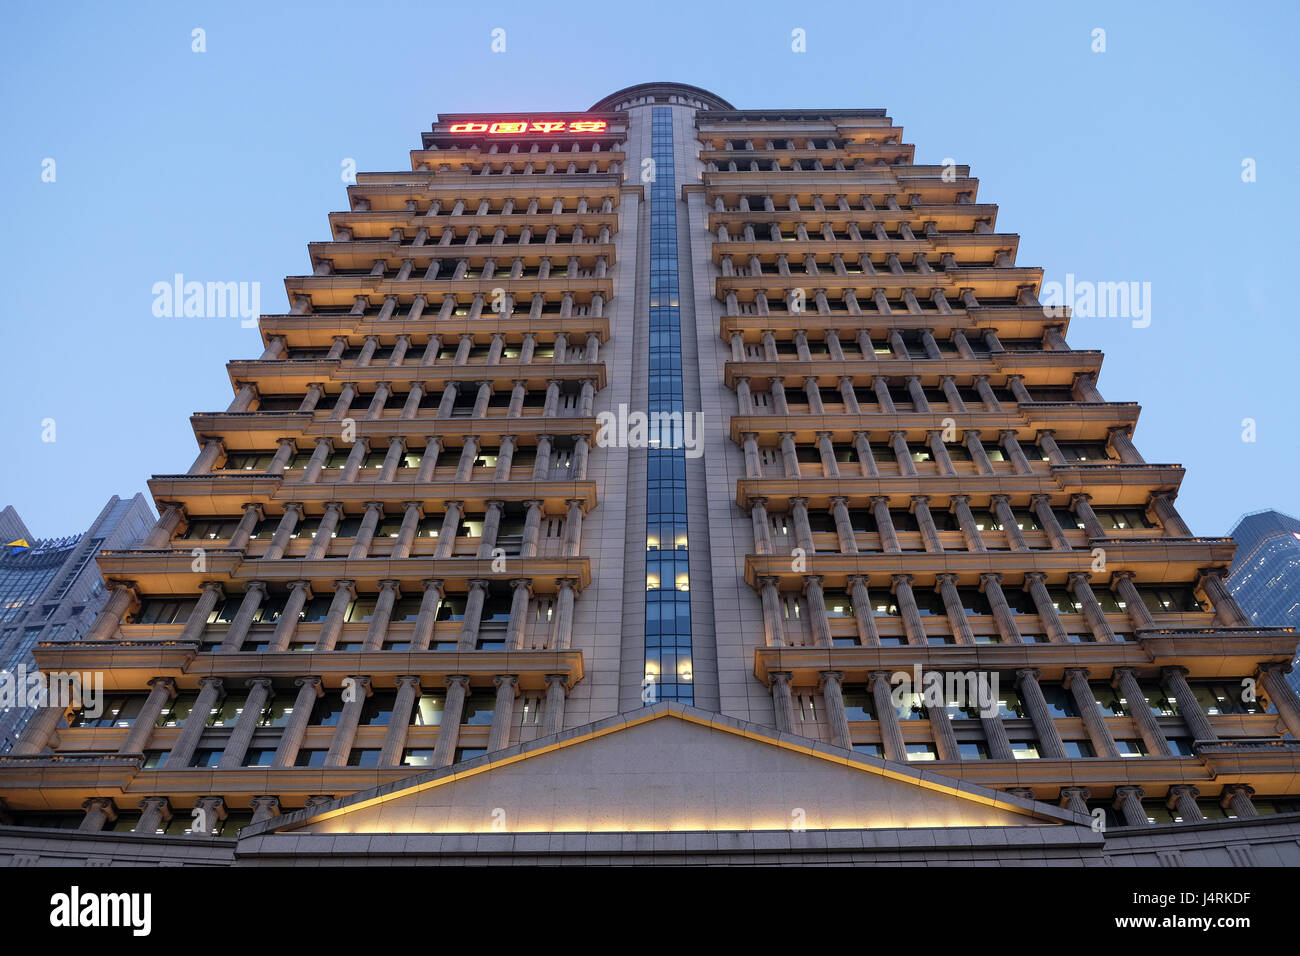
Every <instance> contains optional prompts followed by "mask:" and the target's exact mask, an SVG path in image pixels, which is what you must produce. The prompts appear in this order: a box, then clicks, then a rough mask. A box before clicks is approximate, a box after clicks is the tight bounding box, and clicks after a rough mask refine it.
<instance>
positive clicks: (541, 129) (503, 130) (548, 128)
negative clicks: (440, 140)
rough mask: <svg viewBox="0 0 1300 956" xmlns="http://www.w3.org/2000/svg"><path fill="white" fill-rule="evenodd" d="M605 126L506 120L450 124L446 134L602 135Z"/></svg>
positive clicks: (600, 122) (588, 122)
mask: <svg viewBox="0 0 1300 956" xmlns="http://www.w3.org/2000/svg"><path fill="white" fill-rule="evenodd" d="M608 125H609V124H607V123H606V122H605V121H604V120H571V121H569V122H565V121H564V120H540V121H539V120H508V121H503V122H496V123H491V122H489V123H479V122H468V123H452V124H451V129H450V130H448V132H452V133H487V134H489V135H501V134H510V135H514V136H518V135H519V134H521V133H603V132H605V130H606V127H607V126H608Z"/></svg>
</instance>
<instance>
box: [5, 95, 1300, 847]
mask: <svg viewBox="0 0 1300 956" xmlns="http://www.w3.org/2000/svg"><path fill="white" fill-rule="evenodd" d="M348 200H349V202H348V208H347V209H346V210H345V211H342V212H337V213H334V214H332V215H331V217H330V227H331V238H330V239H329V241H323V242H314V243H311V244H310V246H309V253H310V264H311V269H310V274H305V275H301V276H292V277H289V278H288V279H287V280H286V290H287V293H288V303H289V307H288V311H287V312H286V313H285V314H280V315H266V316H262V318H261V333H262V338H263V341H264V345H265V349H264V351H263V352H262V353H261V354H260V355H259V356H258V357H257V358H254V359H240V360H235V361H233V362H231V363H230V364H229V365H228V370H229V373H230V379H231V383H232V388H233V395H234V397H233V400H232V401H231V403H230V405H229V407H228V408H226V409H224V410H222V411H215V412H202V413H199V414H196V415H194V416H193V418H192V422H193V426H194V431H195V437H196V440H197V448H198V452H197V457H196V458H195V460H194V462H193V464H192V465H190V466H189V467H188V468H187V469H185V470H184V472H183V473H177V474H162V475H157V476H155V477H154V479H153V480H152V482H151V484H150V487H151V491H152V493H153V497H154V500H155V501H156V503H157V505H158V509H159V514H160V516H161V517H160V518H159V520H158V523H157V525H156V527H155V528H154V529H153V531H152V533H151V534H150V535H149V537H148V539H147V540H146V541H145V542H144V543H143V545H142V546H141V547H140V548H137V549H131V550H122V551H110V552H107V553H104V554H102V555H100V556H99V558H98V563H99V567H100V568H101V570H102V571H103V574H104V576H105V579H106V583H107V586H108V587H109V588H110V589H111V597H110V599H109V601H108V603H107V605H106V606H105V608H104V610H103V612H102V613H101V614H100V615H99V617H98V619H97V620H96V621H95V623H94V625H93V627H92V628H91V629H90V631H89V633H87V634H86V635H85V638H84V640H82V641H80V642H79V643H76V644H72V645H57V644H41V645H39V646H38V647H37V648H36V651H35V654H36V659H37V661H38V662H39V663H40V665H41V667H42V668H43V669H44V670H45V671H47V672H81V673H93V672H102V673H103V675H104V676H105V680H106V686H107V688H108V690H107V692H106V695H105V698H106V699H105V703H104V707H103V710H102V713H99V714H96V715H88V714H87V713H86V711H85V708H80V709H79V708H77V707H75V706H65V705H64V704H63V702H58V701H56V702H55V703H53V704H52V705H50V706H46V707H45V708H44V709H43V710H42V711H40V712H39V713H38V715H37V717H35V718H34V719H33V720H31V721H30V723H29V724H28V726H27V728H26V730H25V732H24V735H23V737H22V738H21V739H20V740H19V742H18V744H17V746H16V747H15V748H14V750H13V752H12V754H10V755H9V756H7V757H4V758H2V759H0V798H2V799H3V801H4V803H3V808H4V823H5V824H6V825H5V826H3V827H0V859H6V858H7V859H8V860H10V861H12V862H47V861H52V860H55V859H61V860H67V859H86V858H90V859H97V860H103V861H109V862H122V861H126V860H135V861H154V860H170V859H178V858H183V859H188V860H190V861H194V862H210V863H213V864H223V863H231V862H236V863H245V864H255V863H258V862H281V863H283V862H292V861H295V860H296V861H303V860H306V859H308V858H310V860H311V861H312V862H316V861H325V862H337V861H339V860H340V859H342V858H343V857H348V858H354V859H355V858H364V859H366V860H369V861H373V862H380V863H389V862H411V861H414V860H416V859H420V858H426V857H427V858H439V859H444V860H447V859H453V860H454V859H468V858H470V857H475V858H479V859H489V860H493V861H499V862H510V861H526V862H536V861H539V860H550V859H558V858H560V857H565V856H567V857H574V856H577V857H581V858H583V859H587V860H596V859H601V860H605V861H614V862H644V861H648V860H673V861H678V862H680V861H694V860H702V861H718V860H728V861H732V862H785V861H798V862H806V861H808V860H813V859H827V860H830V859H838V860H851V861H859V862H877V863H889V862H906V861H909V860H913V859H924V860H935V861H943V860H952V859H974V860H977V861H985V862H988V861H1007V860H1013V859H1026V860H1037V861H1040V862H1041V861H1042V860H1043V859H1045V858H1050V859H1053V860H1055V861H1058V862H1064V863H1106V862H1130V863H1150V864H1155V863H1166V864H1173V863H1179V862H1193V863H1211V864H1249V863H1292V864H1294V863H1297V862H1300V850H1298V849H1297V847H1300V844H1298V843H1297V836H1300V815H1297V812H1298V811H1300V774H1298V773H1297V771H1300V746H1298V745H1297V743H1296V739H1295V738H1296V737H1297V736H1300V699H1297V696H1296V693H1295V691H1294V690H1293V689H1292V688H1291V686H1290V685H1289V684H1288V683H1287V680H1286V677H1285V675H1286V673H1287V672H1288V671H1289V670H1290V668H1291V663H1292V660H1293V658H1294V656H1295V652H1296V645H1297V637H1296V635H1295V634H1294V633H1293V632H1292V631H1291V630H1290V629H1289V628H1279V627H1259V626H1255V625H1253V624H1252V623H1251V622H1250V621H1249V620H1248V619H1247V617H1246V615H1245V614H1244V613H1243V611H1242V610H1241V608H1240V607H1239V606H1238V604H1237V602H1236V601H1235V600H1234V599H1233V596H1232V594H1231V593H1230V592H1229V590H1228V588H1227V587H1226V586H1225V582H1224V575H1225V572H1226V569H1227V567H1228V565H1229V563H1230V562H1231V560H1232V556H1233V543H1232V541H1231V540H1230V539H1227V538H1215V537H1201V536H1198V535H1196V534H1194V533H1193V531H1192V529H1190V528H1189V527H1188V526H1187V525H1186V523H1185V522H1184V521H1183V519H1182V518H1181V517H1180V515H1179V512H1178V509H1177V507H1176V504H1175V499H1176V497H1177V493H1178V489H1179V484H1180V482H1181V480H1182V476H1183V471H1182V468H1181V467H1180V466H1179V465H1177V464H1175V463H1168V462H1149V461H1147V460H1146V459H1145V458H1144V457H1143V455H1142V454H1141V453H1140V451H1139V443H1138V442H1137V441H1136V440H1135V438H1134V431H1135V427H1136V425H1137V421H1138V413H1139V409H1138V406H1137V405H1136V404H1134V403H1131V402H1122V401H1107V400H1106V399H1104V398H1103V396H1102V394H1101V392H1100V390H1099V383H1098V378H1099V373H1100V370H1101V364H1102V356H1101V355H1100V354H1099V353H1098V352H1095V351H1088V350H1080V349H1074V348H1072V347H1071V346H1070V345H1069V344H1068V340H1067V331H1068V326H1069V321H1070V316H1069V314H1068V311H1067V310H1062V309H1053V308H1045V307H1044V306H1043V305H1042V304H1041V303H1040V301H1039V299H1038V295H1037V294H1038V291H1039V288H1040V285H1041V282H1042V272H1041V270H1040V269H1037V268H1034V267H1032V266H1025V265H1020V264H1018V262H1017V245H1018V236H1017V235H1016V234H1015V233H1012V232H1008V231H1005V230H1002V229H1000V228H999V224H998V221H997V212H998V210H997V207H996V206H995V205H993V204H991V203H988V202H985V201H983V200H982V198H981V197H980V196H979V195H978V182H977V180H976V179H974V178H972V176H971V175H970V170H969V169H968V168H967V167H965V166H951V165H949V166H942V165H926V164H918V163H917V162H916V161H915V157H914V149H913V147H912V146H911V145H908V144H906V143H905V142H904V136H903V130H902V128H901V127H900V126H898V125H896V124H895V123H894V122H893V121H892V120H891V119H890V118H889V117H888V116H886V115H885V113H884V112H883V111H881V110H838V109H832V110H825V109H809V110H737V109H735V108H734V107H732V106H731V105H730V104H729V103H727V102H725V101H723V100H721V99H719V98H718V97H717V96H715V95H713V94H711V93H708V92H706V91H704V90H700V89H697V88H694V87H690V86H685V85H682V84H670V83H649V84H643V85H641V86H638V87H632V88H629V89H627V90H623V91H620V92H619V93H616V94H613V95H611V96H609V97H607V98H605V99H603V100H601V101H600V102H599V103H597V104H595V106H593V107H592V108H591V109H589V110H587V111H585V112H581V113H548V114H531V113H530V114H516V113H501V114H490V115H482V114H473V115H466V114H451V115H445V114H444V115H441V116H439V118H438V120H437V122H436V123H435V124H434V125H433V127H432V129H431V130H430V131H428V132H426V133H424V134H423V138H422V142H421V146H420V148H419V149H416V150H414V151H413V152H412V154H411V163H410V169H409V170H407V171H402V172H391V173H359V174H358V175H357V180H356V183H355V184H354V185H351V186H350V187H349V188H348ZM1116 385H1117V386H1118V388H1117V390H1119V391H1122V383H1116ZM1110 390H1111V389H1109V388H1108V391H1110ZM51 828H57V829H51Z"/></svg>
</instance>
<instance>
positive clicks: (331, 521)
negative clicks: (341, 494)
mask: <svg viewBox="0 0 1300 956" xmlns="http://www.w3.org/2000/svg"><path fill="white" fill-rule="evenodd" d="M342 514H343V505H342V503H341V502H338V501H327V502H325V513H324V514H323V515H321V519H320V524H319V525H317V526H316V533H315V534H314V535H312V539H311V544H309V545H308V546H307V553H306V554H305V555H304V560H307V561H319V560H320V559H321V558H324V557H327V556H328V555H329V550H330V545H331V544H332V543H333V542H334V531H335V529H336V528H338V526H339V518H340V517H341V516H342Z"/></svg>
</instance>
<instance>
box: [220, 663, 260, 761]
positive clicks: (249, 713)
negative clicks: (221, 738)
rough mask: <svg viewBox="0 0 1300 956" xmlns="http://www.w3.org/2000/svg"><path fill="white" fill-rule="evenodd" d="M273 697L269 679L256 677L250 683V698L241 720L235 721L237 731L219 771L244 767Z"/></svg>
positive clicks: (228, 746) (232, 735)
mask: <svg viewBox="0 0 1300 956" xmlns="http://www.w3.org/2000/svg"><path fill="white" fill-rule="evenodd" d="M271 695H272V691H271V679H270V678H269V677H255V678H253V679H252V680H250V681H249V682H248V697H247V698H246V699H245V701H244V709H243V710H242V711H240V714H239V719H238V720H237V721H235V729H234V730H232V731H231V732H230V739H229V740H228V741H227V742H226V749H225V752H224V753H223V754H222V755H221V763H219V764H218V765H217V769H218V770H237V769H238V768H240V767H242V766H243V765H244V757H245V756H246V755H247V754H248V745H249V744H250V743H252V742H253V733H254V732H255V731H256V730H257V725H258V724H259V723H260V722H261V720H262V711H263V710H264V709H265V708H266V702H267V701H268V700H269V699H270V698H271Z"/></svg>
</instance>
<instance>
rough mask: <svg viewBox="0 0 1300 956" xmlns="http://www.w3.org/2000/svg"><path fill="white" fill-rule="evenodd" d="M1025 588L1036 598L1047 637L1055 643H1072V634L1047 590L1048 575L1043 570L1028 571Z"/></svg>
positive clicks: (1039, 615)
mask: <svg viewBox="0 0 1300 956" xmlns="http://www.w3.org/2000/svg"><path fill="white" fill-rule="evenodd" d="M1025 590H1026V591H1028V592H1029V596H1030V597H1032V598H1033V599H1034V610H1036V611H1037V612H1038V621H1039V623H1040V624H1042V626H1043V630H1044V632H1045V633H1046V634H1047V639H1048V640H1049V641H1050V642H1051V643H1053V644H1068V643H1070V635H1069V634H1068V633H1066V630H1065V625H1064V624H1062V623H1061V615H1060V614H1058V613H1057V611H1056V605H1055V604H1054V603H1053V602H1052V595H1051V594H1050V593H1049V592H1048V590H1047V575H1046V574H1044V573H1043V572H1042V571H1028V572H1026V574H1025Z"/></svg>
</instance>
